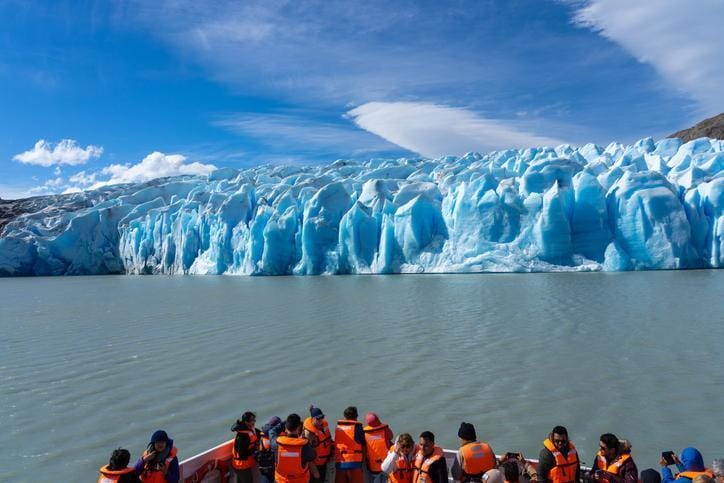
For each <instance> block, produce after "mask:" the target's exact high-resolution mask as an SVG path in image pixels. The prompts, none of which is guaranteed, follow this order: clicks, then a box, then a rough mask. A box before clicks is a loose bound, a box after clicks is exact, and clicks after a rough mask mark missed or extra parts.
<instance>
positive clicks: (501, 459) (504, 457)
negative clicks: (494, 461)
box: [500, 453, 508, 465]
mask: <svg viewBox="0 0 724 483" xmlns="http://www.w3.org/2000/svg"><path fill="white" fill-rule="evenodd" d="M506 461H508V453H505V454H503V455H501V456H500V464H501V465H502V464H503V463H505V462H506Z"/></svg>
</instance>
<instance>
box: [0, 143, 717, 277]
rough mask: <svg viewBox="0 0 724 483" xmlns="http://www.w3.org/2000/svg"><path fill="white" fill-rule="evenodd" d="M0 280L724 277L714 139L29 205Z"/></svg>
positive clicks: (178, 184) (219, 182) (228, 178)
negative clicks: (683, 273) (710, 271)
mask: <svg viewBox="0 0 724 483" xmlns="http://www.w3.org/2000/svg"><path fill="white" fill-rule="evenodd" d="M24 203H25V205H29V206H30V208H29V209H25V210H24V212H23V213H22V214H19V215H17V216H15V217H14V218H12V219H11V220H10V221H9V222H8V223H7V224H6V225H5V226H4V228H3V229H2V232H0V275H4V276H18V275H74V274H109V273H128V274H233V275H287V274H294V275H318V274H387V273H428V272H537V271H562V270H586V271H590V270H604V271H624V270H649V269H683V268H721V267H724V141H721V140H714V139H709V138H700V139H696V140H694V141H690V142H688V143H682V141H680V140H679V139H676V138H670V139H662V140H660V141H658V142H655V141H654V140H653V139H651V138H646V139H642V140H640V141H638V142H636V143H635V144H633V145H630V146H624V145H621V144H617V143H612V144H610V145H609V146H607V147H605V148H602V147H599V146H596V145H594V144H588V145H585V146H582V147H578V148H576V147H573V146H570V145H561V146H558V147H556V148H530V149H521V150H513V149H511V150H506V151H496V152H491V153H488V154H484V155H481V154H477V153H469V154H466V155H465V156H462V157H454V156H448V157H444V158H440V159H434V160H433V159H424V158H415V159H408V158H403V159H371V160H369V161H366V162H356V161H347V160H338V161H336V162H334V163H331V164H328V165H314V166H301V165H299V166H298V165H294V166H269V165H267V166H259V167H254V168H249V169H245V170H237V169H232V168H221V169H218V170H216V171H214V172H213V173H211V174H210V175H208V176H179V177H173V178H161V179H156V180H153V181H150V182H147V183H143V184H130V185H113V186H105V187H101V188H99V189H96V190H92V191H86V192H82V193H73V194H67V195H55V196H47V197H38V198H34V199H28V200H25V201H24Z"/></svg>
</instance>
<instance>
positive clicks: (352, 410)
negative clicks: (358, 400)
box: [344, 406, 358, 419]
mask: <svg viewBox="0 0 724 483" xmlns="http://www.w3.org/2000/svg"><path fill="white" fill-rule="evenodd" d="M357 416H358V414H357V406H349V407H348V408H347V409H345V410H344V418H345V419H357Z"/></svg>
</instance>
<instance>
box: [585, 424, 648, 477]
mask: <svg viewBox="0 0 724 483" xmlns="http://www.w3.org/2000/svg"><path fill="white" fill-rule="evenodd" d="M588 479H589V482H591V483H594V482H602V483H637V482H638V479H639V470H638V468H636V463H634V460H633V458H632V457H631V449H630V446H629V447H628V449H626V446H624V445H623V444H622V443H621V442H620V441H619V439H618V438H617V437H616V436H615V435H613V434H611V433H606V434H602V435H601V437H600V438H599V442H598V453H596V458H595V459H594V461H593V467H592V468H591V472H590V473H589V476H588Z"/></svg>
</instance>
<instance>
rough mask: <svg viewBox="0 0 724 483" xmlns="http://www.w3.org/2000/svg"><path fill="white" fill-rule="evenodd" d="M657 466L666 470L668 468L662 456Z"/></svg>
mask: <svg viewBox="0 0 724 483" xmlns="http://www.w3.org/2000/svg"><path fill="white" fill-rule="evenodd" d="M659 465H661V467H662V468H666V467H667V466H669V463H667V462H666V458H664V457H663V456H662V457H661V459H660V460H659Z"/></svg>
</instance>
